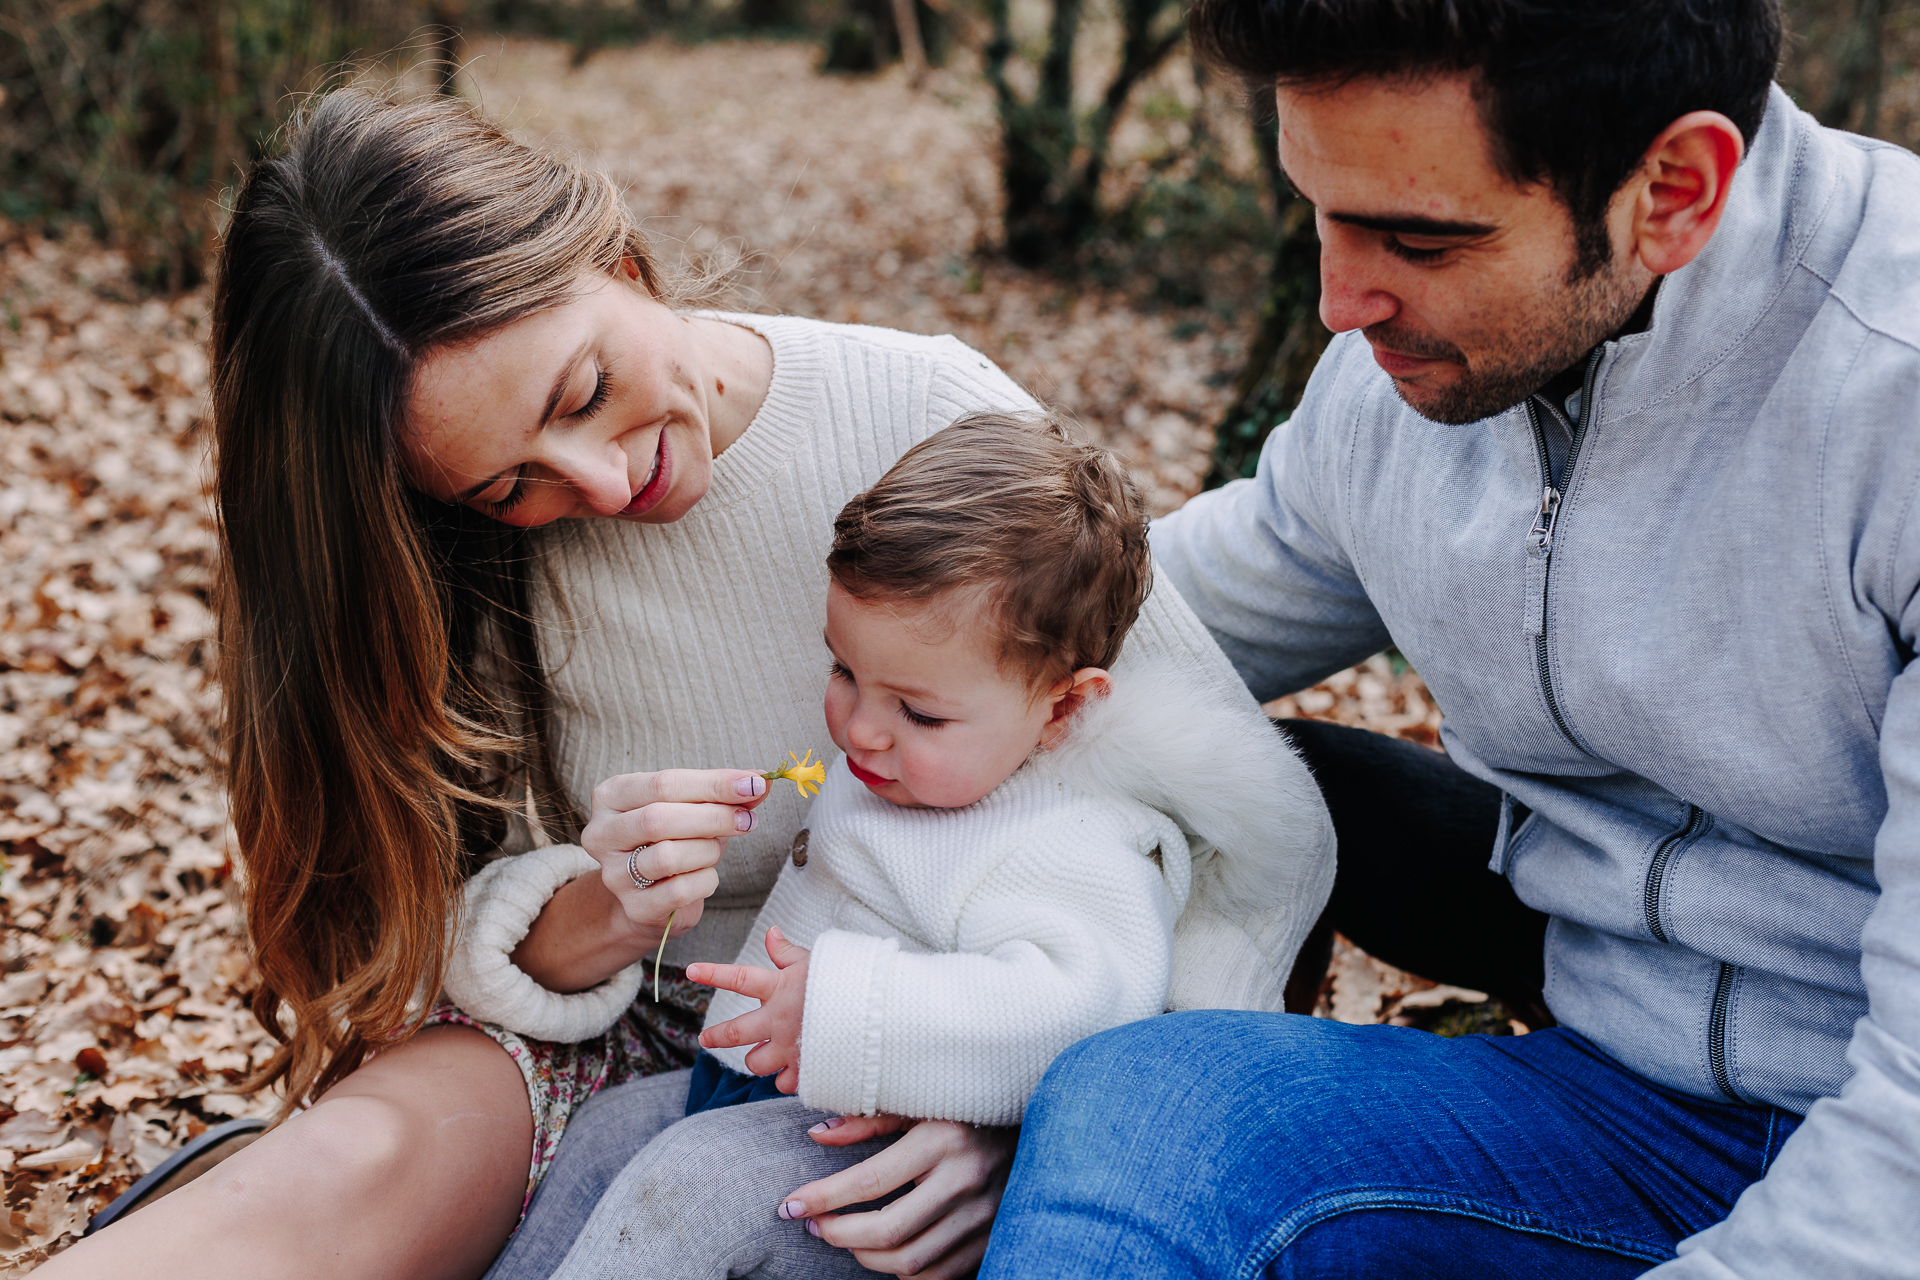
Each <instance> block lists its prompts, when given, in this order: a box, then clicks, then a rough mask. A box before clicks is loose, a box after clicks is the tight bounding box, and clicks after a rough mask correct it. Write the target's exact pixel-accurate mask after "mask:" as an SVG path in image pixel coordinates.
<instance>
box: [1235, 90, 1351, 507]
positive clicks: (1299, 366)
mask: <svg viewBox="0 0 1920 1280" xmlns="http://www.w3.org/2000/svg"><path fill="white" fill-rule="evenodd" d="M1253 108H1254V120H1253V128H1254V146H1255V149H1256V150H1257V151H1258V152H1259V154H1260V160H1261V166H1262V169H1263V171H1264V172H1265V174H1266V178H1267V187H1268V190H1269V193H1270V194H1271V195H1272V197H1273V202H1274V209H1275V218H1274V223H1275V228H1276V234H1275V236H1274V245H1273V264H1272V266H1271V267H1269V268H1268V271H1267V297H1266V301H1265V302H1263V303H1262V304H1261V307H1260V323H1259V325H1258V326H1257V327H1256V328H1255V330H1254V335H1253V340H1252V341H1251V342H1250V343H1248V344H1247V359H1246V363H1245V364H1243V365H1242V366H1241V367H1240V376H1239V378H1238V379H1236V380H1235V382H1234V386H1233V400H1232V401H1231V402H1230V403H1229V404H1228V405H1227V408H1226V411H1225V412H1224V413H1222V414H1221V415H1220V421H1219V422H1218V424H1216V425H1215V427H1214V444H1213V470H1212V471H1211V472H1209V473H1208V476H1207V481H1206V487H1207V488H1209V489H1213V488H1217V487H1219V486H1220V485H1223V484H1226V483H1227V482H1228V481H1230V480H1238V479H1241V478H1243V477H1246V476H1251V475H1252V474H1253V473H1254V469H1255V467H1256V466H1257V465H1258V463H1259V461H1260V450H1261V448H1262V447H1263V446H1264V445H1265V444H1266V440H1267V436H1268V435H1270V434H1271V433H1272V431H1273V429H1274V428H1275V427H1276V426H1278V425H1280V424H1281V423H1283V422H1285V421H1286V420H1287V418H1288V417H1289V416H1290V415H1291V414H1292V413H1293V411H1294V408H1295V407H1296V406H1298V405H1299V403H1300V397H1301V395H1302V394H1303V393H1304V392H1305V391H1306V389H1307V379H1308V378H1309V377H1311V376H1312V375H1313V367H1314V365H1315V364H1317V363H1318V362H1319V360H1320V355H1321V353H1322V352H1323V351H1325V350H1326V349H1327V342H1328V341H1329V340H1330V338H1331V337H1332V335H1331V334H1329V333H1328V332H1327V330H1326V326H1324V325H1323V324H1321V323H1320V237H1319V234H1318V232H1317V231H1316V230H1315V228H1314V222H1313V206H1312V205H1310V204H1308V203H1307V202H1306V201H1305V200H1303V199H1301V198H1300V197H1299V196H1298V195H1296V194H1294V192H1293V189H1292V188H1291V187H1290V186H1289V185H1288V184H1287V180H1286V175H1285V174H1284V173H1282V172H1281V170H1280V161H1279V156H1278V151H1277V149H1276V143H1277V141H1278V139H1277V138H1276V136H1275V124H1274V119H1273V111H1272V107H1271V105H1270V104H1266V103H1261V102H1255V103H1254V104H1253Z"/></svg>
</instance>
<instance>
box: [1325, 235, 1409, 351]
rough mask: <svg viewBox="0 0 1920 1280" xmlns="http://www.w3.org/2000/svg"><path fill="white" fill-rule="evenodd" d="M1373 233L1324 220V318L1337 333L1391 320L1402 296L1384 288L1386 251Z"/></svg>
mask: <svg viewBox="0 0 1920 1280" xmlns="http://www.w3.org/2000/svg"><path fill="white" fill-rule="evenodd" d="M1372 239H1373V237H1372V236H1371V235H1370V234H1369V233H1366V232H1362V231H1360V230H1358V229H1356V228H1353V227H1345V226H1342V225H1340V224H1339V223H1337V222H1329V221H1328V220H1326V219H1324V218H1323V219H1321V220H1320V321H1321V323H1322V324H1324V325H1326V326H1327V328H1329V329H1331V330H1332V331H1333V332H1335V333H1345V332H1346V331H1347V330H1349V329H1364V328H1366V327H1367V326H1368V325H1372V324H1379V323H1381V322H1382V321H1385V320H1391V319H1393V317H1394V316H1396V315H1398V314H1399V312H1400V299H1399V298H1398V297H1396V296H1394V294H1393V293H1392V292H1391V291H1389V290H1388V289H1386V288H1384V287H1383V286H1384V284H1385V283H1386V282H1385V281H1384V280H1383V279H1381V278H1380V277H1381V276H1382V275H1383V274H1384V273H1383V272H1382V271H1381V270H1380V267H1381V266H1382V265H1383V264H1382V263H1381V261H1380V259H1381V257H1382V253H1381V251H1380V249H1379V247H1378V246H1377V245H1375V244H1373V243H1372Z"/></svg>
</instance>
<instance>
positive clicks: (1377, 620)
mask: <svg viewBox="0 0 1920 1280" xmlns="http://www.w3.org/2000/svg"><path fill="white" fill-rule="evenodd" d="M1573 403H1575V404H1576V405H1577V407H1578V410H1579V414H1580V416H1579V419H1578V424H1577V428H1576V430H1575V440H1574V444H1573V448H1572V456H1571V459H1570V462H1569V463H1568V465H1567V466H1566V467H1565V469H1564V470H1563V471H1562V472H1561V473H1560V474H1557V475H1554V476H1552V477H1548V476H1547V475H1546V474H1545V472H1546V466H1545V458H1546V456H1547V454H1546V450H1545V448H1544V444H1545V439H1544V434H1543V432H1542V430H1541V428H1542V426H1543V424H1544V419H1543V418H1542V417H1541V416H1540V415H1543V414H1545V413H1547V412H1549V411H1551V410H1552V409H1553V408H1555V407H1556V406H1546V405H1543V404H1542V403H1540V402H1539V401H1537V400H1536V401H1532V402H1529V403H1528V404H1526V405H1523V406H1520V407H1517V408H1514V409H1511V410H1509V411H1507V412H1506V413H1503V414H1500V415H1498V416H1496V417H1493V418H1489V419H1487V420H1485V421H1482V422H1477V423H1473V424H1471V425H1469V426H1444V425H1441V424H1439V423H1435V422H1430V421H1428V420H1426V419H1424V418H1422V417H1420V416H1419V415H1418V414H1416V413H1414V412H1413V411H1412V410H1411V409H1409V408H1407V407H1406V405H1405V404H1404V403H1403V402H1402V401H1401V400H1400V398H1399V397H1398V396H1397V395H1396V394H1395V392H1394V390H1393V387H1392V384H1391V382H1390V381H1389V379H1388V378H1387V376H1386V375H1385V374H1384V373H1383V372H1382V371H1381V370H1380V369H1379V368H1378V366H1376V365H1375V364H1374V362H1373V360H1372V358H1371V355H1370V353H1369V351H1368V348H1367V344H1366V342H1365V341H1364V340H1363V339H1362V338H1361V337H1360V335H1358V334H1356V333H1348V334H1344V335H1342V336H1340V337H1339V338H1337V339H1336V340H1335V341H1334V343H1333V345H1332V347H1331V348H1329V350H1328V351H1327V354H1326V356H1325V358H1324V359H1323V360H1322V361H1321V363H1320V366H1319V368H1318V369H1317V370H1316V371H1315V373H1314V376H1313V379H1312V382H1311V384H1310V386H1309V387H1308V390H1307V394H1306V398H1305V400H1304V401H1303V402H1302V404H1301V406H1300V409H1299V411H1298V412H1296V413H1295V414H1294V416H1293V419H1292V421H1291V422H1290V423H1289V424H1287V425H1286V426H1285V427H1283V428H1281V429H1279V430H1277V431H1276V432H1275V433H1274V435H1273V437H1272V439H1271V440H1269V441H1268V443H1267V447H1266V450H1265V452H1264V453H1263V455H1262V457H1261V461H1260V471H1259V475H1258V477H1257V478H1256V479H1254V480H1251V481H1241V482H1239V483H1236V484H1232V485H1229V486H1227V487H1226V488H1224V489H1221V490H1219V491H1217V492H1214V493H1209V494H1205V495H1202V496H1201V497H1199V498H1196V499H1195V500H1194V501H1192V502H1191V503H1189V504H1188V505H1187V506H1186V507H1185V508H1184V509H1182V510H1180V511H1178V512H1176V513H1174V514H1173V515H1171V516H1168V517H1166V518H1165V519H1163V520H1160V521H1158V522H1156V523H1155V525H1154V528H1153V535H1152V537H1153V549H1154V552H1155V555H1156V558H1157V561H1158V564H1159V567H1160V569H1161V571H1162V572H1164V573H1165V574H1166V575H1167V576H1168V577H1169V578H1170V579H1171V580H1172V581H1173V582H1174V583H1175V585H1177V586H1178V587H1179V589H1180V591H1181V593H1182V594H1183V595H1184V596H1185V597H1186V599H1187V601H1188V602H1189V603H1190V604H1191V605H1192V606H1193V608H1194V610H1195V612H1196V613H1198V614H1199V616H1200V619H1201V621H1203V622H1204V623H1206V624H1207V626H1208V627H1209V628H1210V629H1211V630H1212V631H1213V633H1214V636H1215V638H1216V639H1218V640H1219V642H1220V643H1221V645H1222V646H1223V647H1224V648H1225V649H1226V652H1227V654H1228V656H1229V657H1230V658H1232V660H1233V661H1234V663H1235V665H1236V666H1237V668H1238V669H1239V671H1240V674H1241V676H1242V677H1243V678H1244V679H1245V680H1246V681H1247V683H1248V685H1249V686H1250V687H1251V688H1252V689H1253V691H1254V693H1255V694H1256V695H1258V696H1259V697H1260V698H1262V699H1263V700H1264V699H1268V698H1271V697H1274V696H1277V695H1279V694H1282V693H1286V692H1288V691H1291V690H1295V689H1300V688H1302V687H1304V686H1307V685H1310V684H1312V683H1313V682H1314V681H1316V680H1318V679H1320V678H1321V677H1322V676H1325V675H1326V674H1328V673H1330V672H1332V671H1336V670H1338V669H1340V668H1341V667H1344V666H1346V665H1348V664H1349V663H1351V662H1354V661H1356V660H1358V659H1359V658H1361V657H1363V656H1365V655H1367V654H1369V653H1372V652H1374V651H1375V650H1377V649H1379V648H1381V647H1382V646H1384V645H1386V644H1387V643H1388V642H1390V641H1391V642H1392V643H1394V644H1397V645H1398V646H1399V648H1400V650H1401V652H1402V653H1404V654H1405V655H1406V656H1407V658H1408V659H1409V660H1410V661H1411V662H1412V663H1413V665H1414V667H1415V668H1416V669H1417V670H1418V671H1419V672H1420V674H1421V675H1422V676H1423V677H1424V678H1425V679H1426V681H1427V684H1428V686H1429V687H1430V688H1431V689H1432V691H1433V693H1434V696H1435V698H1436V699H1437V700H1438V702H1439V704H1440V707H1441V708H1442V710H1443V711H1444V712H1445V714H1446V723H1445V727H1444V728H1443V730H1442V738H1443V740H1444V742H1445V745H1446V749H1447V751H1448V753H1449V754H1450V755H1451V756H1452V758H1453V760H1454V761H1455V762H1456V763H1458V764H1459V765H1461V766H1462V767H1463V768H1465V769H1466V770H1467V771H1468V772H1470V773H1472V774H1474V775H1475V776H1477V777H1480V778H1484V779H1486V780H1487V781H1489V782H1491V783H1493V784H1495V785H1496V786H1498V787H1500V788H1501V789H1502V790H1503V791H1504V792H1505V793H1506V794H1507V796H1508V797H1509V801H1508V805H1507V810H1506V813H1507V815H1508V817H1509V818H1510V816H1511V814H1512V813H1513V812H1514V805H1515V804H1516V803H1517V804H1519V805H1524V806H1525V807H1526V809H1528V810H1530V811H1531V813H1530V815H1529V816H1527V817H1526V819H1525V820H1524V821H1523V822H1521V823H1518V824H1517V825H1516V824H1514V823H1512V822H1511V821H1505V820H1503V821H1502V823H1501V828H1500V832H1499V835H1498V837H1497V839H1496V842H1495V847H1494V850H1493V855H1492V862H1493V866H1494V867H1495V868H1496V869H1497V870H1500V871H1502V872H1504V873H1505V874H1506V875H1507V876H1508V877H1509V878H1510V879H1511V881H1512V883H1513V885H1514V888H1515V889H1516V890H1517V891H1518V893H1519V895H1520V897H1521V899H1522V900H1524V901H1525V902H1527V903H1528V904H1530V905H1531V906H1534V907H1537V908H1539V909H1540V910H1542V911H1545V912H1547V913H1549V914H1550V915H1551V916H1552V917H1553V922H1552V924H1551V926H1550V927H1549V929H1548V932H1547V944H1546V945H1547V955H1546V960H1547V989H1546V996H1547V1003H1548V1005H1549V1006H1550V1007H1551V1008H1552V1010H1553V1013H1554V1016H1555V1017H1557V1018H1558V1019H1559V1020H1560V1021H1561V1023H1563V1024H1564V1025H1566V1026H1569V1027H1572V1028H1573V1029H1575V1030H1577V1031H1579V1032H1581V1033H1582V1034H1584V1035H1586V1036H1587V1037H1589V1038H1590V1039H1591V1040H1593V1041H1594V1043H1596V1044H1597V1045H1599V1047H1600V1048H1602V1049H1604V1050H1605V1051H1607V1052H1608V1053H1610V1054H1612V1055H1613V1056H1614V1057H1616V1058H1617V1059H1619V1060H1620V1061H1621V1062H1623V1063H1625V1064H1626V1065H1627V1066H1629V1067H1631V1068H1632V1069H1634V1070H1635V1071H1638V1072H1640V1073H1641V1074H1642V1075H1645V1076H1646V1077H1647V1078H1649V1079H1651V1080H1654V1081H1657V1082H1659V1083H1660V1084H1663V1085H1667V1086H1669V1087H1672V1088H1675V1089H1680V1090H1683V1091H1685V1092H1687V1093H1690V1094H1694V1095H1697V1096H1699V1097H1702V1098H1709V1099H1728V1100H1737V1101H1742V1102H1751V1103H1771V1104H1773V1105H1775V1106H1779V1107H1783V1108H1786V1109H1788V1110H1791V1111H1795V1112H1804V1113H1806V1115H1807V1119H1806V1122H1805V1123H1804V1124H1803V1125H1802V1126H1801V1128H1800V1129H1799V1131H1798V1132H1797V1133H1795V1134H1794V1135H1793V1137H1792V1138H1791V1139H1789V1140H1788V1142H1787V1143H1786V1144H1785V1146H1784V1147H1783V1148H1782V1150H1781V1153H1780V1155H1779V1158H1778V1159H1777V1161H1776V1162H1775V1164H1774V1166H1773V1167H1772V1169H1771V1170H1770V1171H1769V1172H1768V1174H1767V1176H1766V1178H1765V1179H1764V1180H1763V1181H1761V1182H1760V1183H1758V1184H1756V1185H1755V1186H1754V1187H1752V1188H1751V1189H1749V1190H1748V1191H1747V1193H1746V1194H1745V1195H1744V1196H1743V1197H1741V1200H1740V1202H1739V1203H1738V1205H1737V1206H1736V1207H1735V1209H1734V1212H1733V1214H1732V1215H1731V1216H1730V1217H1729V1218H1728V1219H1727V1221H1725V1222H1724V1223H1721V1224H1720V1225H1718V1226H1716V1227H1714V1228H1712V1229H1711V1230H1708V1231H1705V1232H1702V1233H1701V1234H1700V1235H1698V1236H1695V1237H1694V1238H1693V1239H1692V1240H1690V1241H1688V1242H1686V1243H1685V1244H1684V1245H1683V1246H1682V1250H1681V1255H1682V1256H1681V1258H1680V1259H1679V1260H1678V1261H1676V1262H1672V1263H1668V1264H1667V1265H1666V1266H1665V1267H1663V1268H1661V1269H1660V1274H1661V1275H1662V1276H1668V1275H1672V1276H1676V1277H1677V1276H1700V1277H1707V1276H1713V1277H1726V1276H1730V1275H1737V1276H1742V1277H1762V1276H1766V1277H1773V1276H1780V1277H1786V1276H1809V1275H1846V1276H1883V1275H1884V1276H1892V1275H1904V1276H1913V1275H1920V669H1911V664H1912V662H1913V659H1914V655H1915V637H1916V631H1917V630H1920V598H1917V597H1916V587H1920V515H1916V513H1915V506H1916V497H1920V408H1917V406H1920V160H1916V158H1915V157H1914V156H1913V155H1911V154H1909V153H1908V152H1906V151H1903V150H1901V149H1899V148H1896V147H1892V146H1887V145H1884V144H1880V143H1876V142H1872V141H1868V140H1865V139H1861V138H1857V137H1853V136H1851V135H1848V134H1843V133H1838V132H1834V131H1832V130H1828V129H1823V128H1821V127H1820V126H1819V125H1818V124H1816V123H1815V122H1814V121H1813V119H1812V118H1811V117H1809V116H1807V115H1805V114H1804V113H1802V112H1800V111H1799V110H1797V109H1796V108H1794V106H1793V105H1792V103H1791V102H1789V101H1788V100H1787V98H1786V96H1785V95H1784V94H1782V93H1781V92H1780V91H1779V90H1778V89H1776V90H1775V91H1774V93H1773V98H1772V101H1771V104H1770V105H1769V107H1768V110H1767V116H1766V119H1765V122H1764V123H1763V125H1762V127H1761V130H1760V134H1759V136H1758V137H1757V138H1756V140H1755V142H1754V146H1753V149H1752V152H1751V153H1750V155H1749V156H1748V158H1747V160H1746V161H1745V163H1744V164H1743V165H1742V166H1741V168H1740V170H1739V172H1738V173H1737V175H1736V176H1735V178H1734V181H1733V185H1732V189H1731V191H1730V193H1729V197H1728V205H1727V211H1726V214H1725V217H1724V220H1723V221H1722V223H1721V226H1720V228H1719V230H1718V232H1717V233H1716V234H1715V235H1714V237H1713V239H1712V241H1711V242H1710V243H1709V244H1708V246H1707V248H1706V250H1705V251H1704V252H1703V253H1702V254H1701V255H1700V256H1699V258H1698V259H1696V260H1695V261H1694V262H1693V263H1691V264H1690V265H1688V266H1687V267H1685V268H1684V269H1682V270H1680V271H1676V272H1674V273H1673V274H1672V275H1671V276H1669V277H1667V279H1666V280H1665V282H1664V283H1663V284H1662V286H1661V288H1660V291H1659V295H1658V297H1657V299H1656V302H1655V305H1654V310H1653V320H1652V324H1651V326H1650V327H1649V329H1648V330H1647V331H1646V332H1644V333H1637V334H1633V335H1630V336H1627V337H1624V338H1621V339H1619V340H1617V341H1614V342H1609V343H1607V344H1606V345H1605V346H1604V347H1603V348H1601V350H1600V351H1599V352H1598V353H1597V354H1596V358H1595V359H1594V361H1593V363H1592V364H1591V365H1590V367H1589V370H1588V376H1587V381H1586V386H1585V388H1584V389H1583V393H1582V395H1581V396H1580V397H1578V399H1577V400H1575V401H1574V402H1573Z"/></svg>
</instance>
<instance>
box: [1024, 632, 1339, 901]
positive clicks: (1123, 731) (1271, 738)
mask: <svg viewBox="0 0 1920 1280" xmlns="http://www.w3.org/2000/svg"><path fill="white" fill-rule="evenodd" d="M1028 767H1029V768H1032V769H1035V770H1036V771H1039V772H1042V773H1045V774H1048V775H1051V776H1053V777H1055V778H1057V779H1058V780H1059V781H1061V782H1063V783H1065V784H1067V785H1069V786H1073V787H1077V788H1080V789H1083V790H1087V791H1091V792H1094V793H1096V794H1104V795H1113V796H1119V797H1124V798H1126V799H1130V800H1135V801H1138V802H1140V803H1143V804H1146V805H1150V806H1151V807H1153V808H1155V809H1158V810H1160V811H1161V812H1162V813H1165V814H1166V815H1167V816H1169V817H1170V818H1172V819H1173V820H1174V821H1175V822H1177V823H1179V824H1180V828H1181V830H1183V831H1185V832H1186V833H1187V834H1188V837H1189V843H1190V844H1191V845H1192V846H1193V855H1194V865H1195V870H1196V872H1199V871H1202V870H1203V869H1204V870H1205V871H1206V872H1207V873H1208V874H1207V875H1206V876H1205V879H1206V880H1207V881H1210V882H1211V883H1212V884H1213V885H1215V886H1217V888H1216V890H1215V892H1216V894H1217V895H1218V896H1219V897H1220V899H1221V901H1219V902H1217V903H1216V904H1215V906H1216V907H1219V908H1226V909H1229V910H1231V909H1233V908H1240V909H1244V910H1248V911H1259V910H1262V909H1266V908H1271V907H1275V906H1279V905H1282V903H1281V899H1282V898H1283V897H1284V896H1285V895H1287V894H1288V893H1290V892H1292V887H1291V886H1292V881H1293V876H1292V874H1290V873H1289V869H1290V868H1293V867H1297V866H1298V865H1299V862H1300V856H1301V853H1302V852H1303V851H1306V850H1311V851H1314V852H1315V853H1319V852H1323V851H1324V852H1327V853H1330V852H1331V850H1332V847H1333V823H1332V820H1331V819H1330V818H1329V817H1328V815H1327V808H1326V804H1325V803H1324V802H1323V801H1322V800H1321V798H1320V789H1319V787H1318V786H1316V785H1315V784H1314V781H1313V778H1312V776H1311V775H1310V774H1309V773H1308V772H1307V768H1306V766H1305V765H1304V764H1302V763H1301V761H1300V758H1299V757H1298V756H1297V755H1296V754H1295V753H1294V750H1293V747H1292V745H1291V744H1290V743H1288V742H1287V740H1286V739H1285V738H1283V737H1282V736H1281V735H1280V733H1279V732H1278V731H1277V730H1276V729H1275V728H1274V727H1273V724H1272V722H1271V721H1269V720H1268V719H1267V717H1266V715H1265V714H1264V713H1262V712H1261V710H1260V708H1259V706H1258V705H1257V704H1255V702H1254V701H1253V698H1252V696H1251V695H1250V694H1249V693H1248V692H1247V691H1246V689H1245V688H1244V687H1242V686H1240V685H1239V684H1238V682H1235V683H1234V685H1233V686H1232V687H1231V688H1228V687H1226V686H1225V685H1224V684H1223V683H1222V682H1221V681H1220V680H1218V679H1215V678H1212V677H1210V676H1209V675H1208V674H1206V673H1205V672H1204V671H1202V670H1201V669H1199V668H1198V667H1197V666H1194V665H1191V664H1183V663H1178V662H1175V661H1173V660H1170V659H1160V658H1157V659H1152V660H1145V661H1140V662H1135V663H1128V662H1125V661H1124V660H1123V661H1122V663H1120V664H1118V665H1117V668H1116V670H1115V671H1114V673H1113V682H1112V689H1111V691H1110V692H1109V693H1108V694H1107V696H1106V697H1104V698H1098V699H1095V700H1093V701H1090V702H1089V703H1088V704H1087V705H1086V706H1084V707H1082V708H1081V709H1080V710H1079V711H1078V712H1076V713H1075V714H1074V717H1073V720H1072V722H1071V724H1070V726H1069V728H1068V731H1067V734H1066V737H1065V738H1064V739H1063V740H1061V741H1060V742H1058V743H1056V744H1055V745H1054V747H1053V748H1052V749H1051V750H1049V751H1045V752H1042V753H1040V754H1039V755H1037V756H1035V757H1034V759H1033V760H1032V762H1031V763H1030V764H1029V766H1028ZM1195 837H1197V839H1195ZM1208 864H1216V865H1208Z"/></svg>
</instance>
